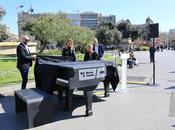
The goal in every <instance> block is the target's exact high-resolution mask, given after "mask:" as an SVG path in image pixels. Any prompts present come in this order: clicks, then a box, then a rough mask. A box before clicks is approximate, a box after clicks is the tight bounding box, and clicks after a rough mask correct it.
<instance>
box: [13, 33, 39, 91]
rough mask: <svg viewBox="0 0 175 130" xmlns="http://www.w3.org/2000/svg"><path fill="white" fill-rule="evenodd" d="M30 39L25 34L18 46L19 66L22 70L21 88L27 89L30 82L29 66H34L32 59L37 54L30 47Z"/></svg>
mask: <svg viewBox="0 0 175 130" xmlns="http://www.w3.org/2000/svg"><path fill="white" fill-rule="evenodd" d="M29 41H30V39H29V37H28V36H23V37H22V41H21V43H20V44H19V45H18V46H17V49H16V53H17V68H18V69H19V71H20V74H21V77H22V85H21V89H26V85H27V82H28V72H29V68H30V67H31V66H32V60H35V59H36V56H32V55H31V53H30V50H29V48H28V43H29Z"/></svg>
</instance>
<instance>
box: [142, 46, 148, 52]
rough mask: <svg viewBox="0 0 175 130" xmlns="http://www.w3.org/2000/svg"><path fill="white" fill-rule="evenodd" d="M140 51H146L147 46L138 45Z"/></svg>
mask: <svg viewBox="0 0 175 130" xmlns="http://www.w3.org/2000/svg"><path fill="white" fill-rule="evenodd" d="M140 50H141V51H148V50H149V47H148V46H140Z"/></svg>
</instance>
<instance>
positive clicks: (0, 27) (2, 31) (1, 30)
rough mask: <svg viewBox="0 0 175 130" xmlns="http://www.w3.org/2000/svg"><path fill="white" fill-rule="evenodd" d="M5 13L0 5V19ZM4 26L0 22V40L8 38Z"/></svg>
mask: <svg viewBox="0 0 175 130" xmlns="http://www.w3.org/2000/svg"><path fill="white" fill-rule="evenodd" d="M5 14H6V12H5V10H4V8H3V7H0V20H1V19H2V18H3V16H4V15H5ZM6 28H7V27H6V26H5V25H3V24H1V23H0V41H3V40H6V39H7V38H8V34H7V31H6Z"/></svg>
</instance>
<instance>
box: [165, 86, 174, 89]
mask: <svg viewBox="0 0 175 130" xmlns="http://www.w3.org/2000/svg"><path fill="white" fill-rule="evenodd" d="M165 89H175V86H170V87H168V88H165Z"/></svg>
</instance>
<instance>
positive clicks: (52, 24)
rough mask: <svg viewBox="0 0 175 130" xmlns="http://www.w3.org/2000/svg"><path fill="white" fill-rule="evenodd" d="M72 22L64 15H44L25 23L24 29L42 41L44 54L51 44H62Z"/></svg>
mask: <svg viewBox="0 0 175 130" xmlns="http://www.w3.org/2000/svg"><path fill="white" fill-rule="evenodd" d="M69 26H70V22H69V20H68V19H66V18H65V16H64V14H60V13H57V14H50V13H47V14H43V15H41V16H40V17H38V18H31V19H29V21H27V22H26V23H24V25H23V26H22V29H23V30H24V31H27V32H28V33H29V34H30V35H32V36H34V37H35V39H36V40H38V41H40V44H41V50H40V52H42V51H43V50H44V49H45V47H46V45H47V44H49V43H55V42H56V43H59V44H61V43H62V42H63V41H64V39H65V37H66V35H67V34H66V30H67V29H68V27H69Z"/></svg>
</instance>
